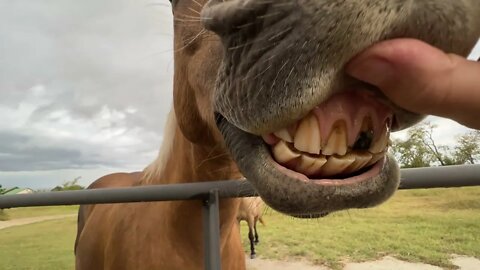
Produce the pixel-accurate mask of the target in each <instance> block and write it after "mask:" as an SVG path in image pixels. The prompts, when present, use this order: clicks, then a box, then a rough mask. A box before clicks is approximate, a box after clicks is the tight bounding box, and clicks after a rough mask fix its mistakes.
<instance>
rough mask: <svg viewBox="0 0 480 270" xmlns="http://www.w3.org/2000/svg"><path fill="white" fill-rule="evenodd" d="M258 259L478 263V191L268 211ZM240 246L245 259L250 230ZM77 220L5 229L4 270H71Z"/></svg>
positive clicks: (1, 240)
mask: <svg viewBox="0 0 480 270" xmlns="http://www.w3.org/2000/svg"><path fill="white" fill-rule="evenodd" d="M76 210H77V207H72V206H66V207H38V208H25V209H12V210H7V212H8V215H9V216H10V218H21V217H30V216H45V215H58V214H69V213H75V212H76ZM264 219H265V221H266V223H267V226H262V225H259V226H258V229H259V233H260V244H259V245H258V246H257V254H258V255H259V256H260V257H263V258H271V259H280V260H282V259H296V258H300V257H301V258H306V259H308V260H310V261H312V262H314V263H317V264H324V265H328V266H330V267H333V268H335V269H339V268H340V267H341V265H342V262H344V261H347V260H348V261H365V260H372V259H377V258H380V257H382V256H385V255H392V256H395V257H397V258H399V259H403V260H407V261H414V262H425V263H430V264H434V265H438V266H441V267H445V268H453V266H452V265H451V264H450V262H449V261H448V258H449V257H450V255H451V254H460V255H469V256H475V257H477V258H480V244H479V243H480V187H475V188H455V189H433V190H414V191H399V192H397V194H396V195H395V196H394V198H393V199H391V200H390V201H389V202H387V203H385V204H383V205H382V206H380V207H376V208H373V209H364V210H349V211H344V212H339V213H334V214H331V215H329V216H327V217H325V218H321V219H315V220H301V219H294V218H291V217H287V216H284V215H280V214H278V213H275V212H273V211H272V210H269V211H267V213H266V215H265V216H264ZM242 224H243V225H242V239H244V244H245V251H246V252H248V250H249V248H248V239H247V236H246V233H247V228H246V226H245V223H242ZM75 230H76V218H75V217H71V218H67V219H62V220H54V221H46V222H41V223H36V224H31V225H25V226H19V227H11V228H7V229H4V230H0V269H2V270H4V269H5V270H8V269H19V270H23V269H45V270H47V269H48V270H57V269H58V270H60V269H62V270H64V269H73V264H74V255H73V243H74V240H75Z"/></svg>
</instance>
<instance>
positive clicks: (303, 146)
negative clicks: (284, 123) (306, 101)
mask: <svg viewBox="0 0 480 270" xmlns="http://www.w3.org/2000/svg"><path fill="white" fill-rule="evenodd" d="M294 146H295V148H296V149H298V150H300V151H303V152H307V153H310V154H320V150H321V138H320V127H319V125H318V120H317V118H316V117H315V115H313V114H310V115H309V116H307V117H305V118H304V119H302V120H301V121H300V123H299V125H298V128H297V132H296V133H295V139H294Z"/></svg>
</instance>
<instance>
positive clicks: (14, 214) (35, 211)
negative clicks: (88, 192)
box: [4, 205, 78, 219]
mask: <svg viewBox="0 0 480 270" xmlns="http://www.w3.org/2000/svg"><path fill="white" fill-rule="evenodd" d="M4 211H5V214H6V215H7V216H8V218H9V219H17V218H27V217H41V216H53V215H68V214H75V213H77V212H78V206H77V205H68V206H41V207H24V208H12V209H5V210H4Z"/></svg>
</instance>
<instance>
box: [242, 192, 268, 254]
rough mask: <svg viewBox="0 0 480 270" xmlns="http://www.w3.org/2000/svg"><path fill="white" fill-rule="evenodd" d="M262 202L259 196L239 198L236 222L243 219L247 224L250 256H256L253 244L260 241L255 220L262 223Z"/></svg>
mask: <svg viewBox="0 0 480 270" xmlns="http://www.w3.org/2000/svg"><path fill="white" fill-rule="evenodd" d="M263 209H264V203H263V201H262V199H261V198H259V197H246V198H241V199H240V208H239V209H238V214H237V219H238V222H239V223H240V221H242V220H245V221H246V222H247V224H248V240H249V241H250V258H251V259H254V258H255V257H256V253H255V245H256V244H258V243H259V242H260V240H259V238H258V232H257V222H258V221H260V223H262V224H263V225H265V222H264V221H263V219H262V216H263Z"/></svg>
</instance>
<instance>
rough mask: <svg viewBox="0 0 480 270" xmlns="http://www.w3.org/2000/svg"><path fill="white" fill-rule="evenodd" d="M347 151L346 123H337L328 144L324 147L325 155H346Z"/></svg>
mask: <svg viewBox="0 0 480 270" xmlns="http://www.w3.org/2000/svg"><path fill="white" fill-rule="evenodd" d="M346 153H347V130H346V127H345V124H344V123H342V122H340V123H337V124H336V125H335V126H334V128H333V129H332V131H331V132H330V137H329V138H328V141H327V143H326V145H325V146H324V147H323V149H322V154H324V155H328V156H330V155H334V154H337V155H341V156H343V155H345V154H346Z"/></svg>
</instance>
